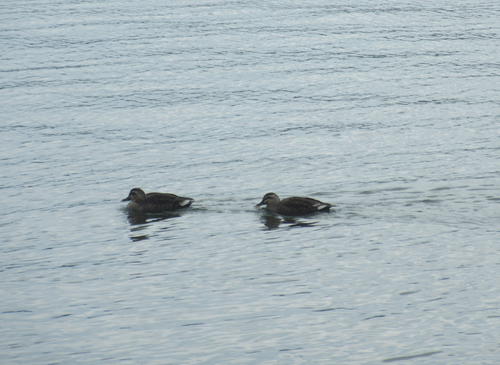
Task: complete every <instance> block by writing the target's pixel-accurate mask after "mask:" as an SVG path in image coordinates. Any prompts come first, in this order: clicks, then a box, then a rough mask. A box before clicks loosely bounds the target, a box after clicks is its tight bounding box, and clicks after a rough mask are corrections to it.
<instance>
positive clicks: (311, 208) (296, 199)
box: [256, 193, 333, 215]
mask: <svg viewBox="0 0 500 365" xmlns="http://www.w3.org/2000/svg"><path fill="white" fill-rule="evenodd" d="M261 205H266V209H267V210H268V211H270V212H274V213H278V214H282V215H302V214H309V213H314V212H319V211H328V210H329V209H330V207H332V206H333V205H331V204H328V203H323V202H320V201H319V200H316V199H312V198H302V197H300V196H292V197H290V198H285V199H283V200H280V198H279V197H278V195H276V194H274V193H267V194H266V195H264V197H263V198H262V201H261V202H260V203H259V204H257V205H256V207H260V206H261Z"/></svg>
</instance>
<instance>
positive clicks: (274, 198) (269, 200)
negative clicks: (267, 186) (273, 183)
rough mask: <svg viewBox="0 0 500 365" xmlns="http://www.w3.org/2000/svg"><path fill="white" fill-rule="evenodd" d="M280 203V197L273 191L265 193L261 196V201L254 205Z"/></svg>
mask: <svg viewBox="0 0 500 365" xmlns="http://www.w3.org/2000/svg"><path fill="white" fill-rule="evenodd" d="M279 203H280V198H279V197H278V195H276V194H274V193H267V194H266V195H264V197H263V198H262V201H261V202H260V203H259V204H257V205H256V206H255V207H260V206H262V205H278V204H279Z"/></svg>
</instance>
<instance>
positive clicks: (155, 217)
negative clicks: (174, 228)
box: [127, 211, 180, 242]
mask: <svg viewBox="0 0 500 365" xmlns="http://www.w3.org/2000/svg"><path fill="white" fill-rule="evenodd" d="M176 217H180V215H179V214H172V213H168V214H143V213H136V212H131V211H128V212H127V219H128V221H129V223H130V225H131V227H130V232H132V235H131V236H130V239H131V240H132V241H134V242H137V241H142V240H147V239H149V234H147V233H146V232H144V230H146V229H147V228H149V226H150V225H151V224H152V223H156V222H160V221H164V220H167V219H170V218H176Z"/></svg>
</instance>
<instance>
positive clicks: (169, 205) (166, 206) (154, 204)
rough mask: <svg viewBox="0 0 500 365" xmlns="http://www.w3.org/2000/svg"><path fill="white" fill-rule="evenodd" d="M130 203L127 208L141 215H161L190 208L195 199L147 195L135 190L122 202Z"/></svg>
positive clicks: (160, 194)
mask: <svg viewBox="0 0 500 365" xmlns="http://www.w3.org/2000/svg"><path fill="white" fill-rule="evenodd" d="M125 201H130V203H128V205H127V208H128V209H130V210H133V211H136V212H139V213H161V212H166V211H174V210H177V209H181V208H187V207H189V206H190V205H191V204H192V203H193V202H194V199H191V198H184V197H181V196H177V195H175V194H169V193H147V194H146V193H145V192H144V191H143V190H142V189H139V188H133V189H132V190H130V193H129V194H128V196H127V197H126V198H125V199H122V202H125Z"/></svg>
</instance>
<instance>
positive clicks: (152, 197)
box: [122, 188, 332, 215]
mask: <svg viewBox="0 0 500 365" xmlns="http://www.w3.org/2000/svg"><path fill="white" fill-rule="evenodd" d="M123 201H130V203H128V205H127V207H128V208H129V209H130V210H133V211H136V212H139V213H161V212H165V211H174V210H177V209H182V208H187V207H189V206H190V205H191V204H192V203H193V202H194V199H191V198H184V197H181V196H177V195H175V194H168V193H148V194H146V193H145V192H144V191H143V190H142V189H139V188H134V189H132V190H130V193H129V194H128V197H126V198H125V199H123V200H122V202H123ZM262 205H265V206H266V209H267V210H268V211H270V212H274V213H278V214H281V215H304V214H309V213H314V212H319V211H328V210H329V209H330V208H331V207H332V205H331V204H328V203H323V202H320V201H319V200H316V199H312V198H303V197H299V196H293V197H290V198H286V199H283V200H280V198H279V197H278V195H276V194H274V193H267V194H266V195H264V197H263V198H262V201H261V202H260V203H259V204H257V205H255V206H256V207H260V206H262Z"/></svg>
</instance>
